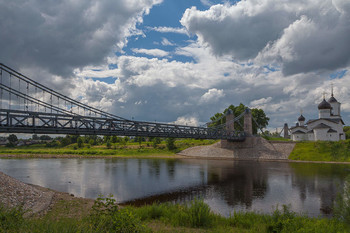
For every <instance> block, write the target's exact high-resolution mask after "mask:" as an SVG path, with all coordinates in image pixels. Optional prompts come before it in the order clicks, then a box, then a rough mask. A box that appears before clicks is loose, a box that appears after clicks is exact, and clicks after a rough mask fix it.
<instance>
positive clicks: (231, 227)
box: [0, 198, 350, 233]
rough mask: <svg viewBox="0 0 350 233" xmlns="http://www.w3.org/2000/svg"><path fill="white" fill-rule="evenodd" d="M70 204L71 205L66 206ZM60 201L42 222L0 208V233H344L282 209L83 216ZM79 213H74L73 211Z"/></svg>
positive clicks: (173, 207) (183, 208) (157, 208)
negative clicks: (271, 211)
mask: <svg viewBox="0 0 350 233" xmlns="http://www.w3.org/2000/svg"><path fill="white" fill-rule="evenodd" d="M71 202H72V201H71ZM71 202H65V201H61V202H59V203H57V204H56V205H55V206H54V208H53V209H52V210H51V211H50V212H49V213H48V214H47V215H46V216H44V217H40V218H38V217H32V218H23V215H22V214H23V213H22V212H21V210H20V209H10V210H9V209H5V208H3V207H0V232H327V233H329V232H349V230H350V228H349V227H348V226H347V225H346V224H345V223H343V222H341V221H339V220H337V219H324V218H323V219H321V218H309V217H306V216H302V215H298V214H296V213H294V212H292V211H290V210H289V209H288V207H286V206H283V208H281V209H280V210H278V209H276V210H275V211H274V213H273V214H270V215H268V214H258V213H252V212H251V213H235V214H234V215H232V216H231V217H228V218H225V217H222V216H219V215H217V214H214V213H212V212H211V211H210V209H209V207H208V205H206V204H205V203H204V202H203V201H200V200H194V201H192V202H191V203H189V204H188V205H180V204H169V203H165V204H153V205H149V206H144V207H139V208H135V207H130V206H128V207H124V208H119V207H118V206H116V205H115V203H114V200H113V199H109V198H107V199H98V200H97V201H96V202H95V204H94V206H93V207H92V208H91V209H90V211H85V214H84V215H74V214H72V213H74V212H75V211H74V210H80V209H81V208H80V205H81V203H80V202H74V203H73V204H72V203H71ZM77 212H79V211H77Z"/></svg>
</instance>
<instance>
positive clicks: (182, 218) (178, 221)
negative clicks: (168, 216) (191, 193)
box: [173, 199, 215, 227]
mask: <svg viewBox="0 0 350 233" xmlns="http://www.w3.org/2000/svg"><path fill="white" fill-rule="evenodd" d="M214 219H215V215H214V214H212V213H211V212H210V208H209V206H208V205H207V204H206V203H204V201H203V200H197V199H195V200H193V201H191V203H190V205H189V206H184V207H182V206H180V209H179V211H177V212H176V214H175V215H174V217H173V224H174V225H178V226H188V227H212V226H213V224H214V221H213V220H214Z"/></svg>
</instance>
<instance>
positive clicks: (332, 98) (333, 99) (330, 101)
mask: <svg viewBox="0 0 350 233" xmlns="http://www.w3.org/2000/svg"><path fill="white" fill-rule="evenodd" d="M328 102H329V103H336V102H338V101H337V99H336V98H334V96H332V97H331V98H329V99H328Z"/></svg>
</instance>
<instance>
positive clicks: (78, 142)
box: [77, 137, 84, 148]
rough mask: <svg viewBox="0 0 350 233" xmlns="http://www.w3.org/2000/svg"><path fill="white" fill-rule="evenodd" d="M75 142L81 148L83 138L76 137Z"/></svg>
mask: <svg viewBox="0 0 350 233" xmlns="http://www.w3.org/2000/svg"><path fill="white" fill-rule="evenodd" d="M77 144H78V147H79V148H82V147H83V146H84V142H83V139H82V138H81V137H78V139H77Z"/></svg>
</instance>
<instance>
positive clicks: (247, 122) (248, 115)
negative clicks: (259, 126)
mask: <svg viewBox="0 0 350 233" xmlns="http://www.w3.org/2000/svg"><path fill="white" fill-rule="evenodd" d="M252 119H253V117H252V111H250V109H249V108H246V110H245V111H244V126H243V129H244V132H245V133H246V135H247V136H248V137H249V136H252V135H253V123H252Z"/></svg>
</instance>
